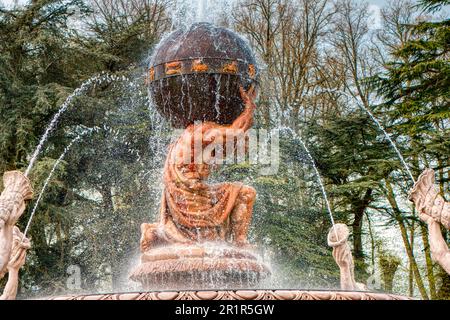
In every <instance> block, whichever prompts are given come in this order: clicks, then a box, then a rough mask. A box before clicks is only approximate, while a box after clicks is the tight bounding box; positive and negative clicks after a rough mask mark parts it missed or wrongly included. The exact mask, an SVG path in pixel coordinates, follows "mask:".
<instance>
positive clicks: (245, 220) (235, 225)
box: [231, 186, 256, 246]
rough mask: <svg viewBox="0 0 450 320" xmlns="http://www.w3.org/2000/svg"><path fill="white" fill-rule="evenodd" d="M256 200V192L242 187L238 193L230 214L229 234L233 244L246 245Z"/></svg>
mask: <svg viewBox="0 0 450 320" xmlns="http://www.w3.org/2000/svg"><path fill="white" fill-rule="evenodd" d="M255 199H256V190H255V189H254V188H252V187H249V186H243V187H242V188H241V190H240V191H239V195H238V197H237V199H236V204H235V207H234V209H233V211H232V212H231V234H232V237H233V242H234V243H235V244H237V245H240V246H242V245H247V244H248V241H247V234H248V228H249V227H250V223H251V221H252V214H253V204H254V203H255Z"/></svg>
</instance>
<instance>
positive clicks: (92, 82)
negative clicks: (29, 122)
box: [25, 74, 125, 176]
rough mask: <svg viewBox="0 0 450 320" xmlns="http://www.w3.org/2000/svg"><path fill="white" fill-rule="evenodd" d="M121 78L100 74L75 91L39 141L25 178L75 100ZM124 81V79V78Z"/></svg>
mask: <svg viewBox="0 0 450 320" xmlns="http://www.w3.org/2000/svg"><path fill="white" fill-rule="evenodd" d="M118 79H119V77H117V76H114V75H109V74H100V75H96V76H94V77H92V78H90V79H88V80H86V81H85V82H83V83H82V84H81V86H80V87H78V88H77V89H75V91H74V92H73V93H72V94H71V95H70V96H68V97H67V99H66V101H64V103H63V104H62V105H61V107H60V108H59V110H58V112H57V113H56V114H55V115H54V116H53V119H52V121H51V122H50V124H49V125H48V127H47V129H46V130H45V132H44V134H43V135H42V137H41V140H40V141H39V144H38V146H37V147H36V149H35V150H34V153H33V156H32V157H31V160H30V163H29V165H28V167H27V170H26V171H25V176H28V174H29V173H30V170H31V168H32V167H33V165H34V163H35V162H36V159H37V157H38V156H39V154H40V152H41V150H42V147H43V146H44V143H45V142H46V141H47V139H48V136H49V134H50V133H51V131H52V130H53V129H54V128H55V127H56V125H57V124H58V121H59V118H60V117H61V115H62V114H63V113H64V112H65V111H66V110H67V108H68V107H69V106H70V105H71V103H72V101H73V99H74V98H76V97H78V96H80V95H82V94H84V93H86V91H87V90H88V89H89V88H91V86H92V85H96V84H101V83H105V82H106V83H110V82H112V81H116V80H118ZM122 79H123V78H122ZM124 80H125V79H124Z"/></svg>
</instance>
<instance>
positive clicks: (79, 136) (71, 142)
mask: <svg viewBox="0 0 450 320" xmlns="http://www.w3.org/2000/svg"><path fill="white" fill-rule="evenodd" d="M92 131H93V129H90V130H89V131H88V132H92ZM88 132H85V133H83V134H80V135H78V136H76V137H75V138H73V139H72V141H70V143H69V144H68V145H67V146H66V148H65V149H64V151H63V152H62V153H61V155H60V156H59V158H58V159H57V160H56V162H55V164H54V165H53V168H52V170H51V171H50V173H49V175H48V177H47V179H46V180H45V182H44V186H43V187H42V189H41V192H40V193H39V196H38V198H37V200H36V202H35V204H34V207H33V210H32V211H31V215H30V218H29V219H28V222H27V226H26V228H25V231H24V232H23V238H22V239H24V238H25V236H26V234H27V232H28V229H29V228H30V224H31V221H32V220H33V217H34V214H35V213H36V209H37V207H38V205H39V202H40V201H41V198H42V196H43V194H44V192H45V189H46V188H47V185H48V184H49V182H50V179H51V178H52V176H53V174H54V173H55V170H56V168H57V167H58V165H59V164H60V163H61V161H62V160H63V159H64V157H65V156H66V154H67V152H68V151H69V150H70V148H71V147H72V145H73V144H74V143H75V142H78V141H79V140H80V139H81V137H82V135H84V134H86V133H88Z"/></svg>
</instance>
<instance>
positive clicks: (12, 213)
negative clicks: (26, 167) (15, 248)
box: [0, 171, 33, 278]
mask: <svg viewBox="0 0 450 320" xmlns="http://www.w3.org/2000/svg"><path fill="white" fill-rule="evenodd" d="M3 185H4V187H5V188H4V189H3V192H2V194H1V195H0V278H1V275H2V274H5V272H6V268H7V265H8V262H9V257H10V254H11V248H12V242H13V229H14V226H15V225H16V223H17V220H19V218H20V216H21V215H22V214H23V212H24V210H25V207H26V203H25V201H26V200H30V199H31V198H32V197H33V189H32V187H31V183H30V181H29V180H28V178H27V177H25V175H24V174H23V173H21V172H19V171H8V172H5V173H4V175H3Z"/></svg>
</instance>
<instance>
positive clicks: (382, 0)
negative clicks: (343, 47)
mask: <svg viewBox="0 0 450 320" xmlns="http://www.w3.org/2000/svg"><path fill="white" fill-rule="evenodd" d="M391 1H392V0H391ZM394 1H395V0H394ZM14 2H18V3H19V4H25V3H27V2H28V0H0V4H1V5H2V6H7V7H9V6H11V5H13V4H14ZM367 2H368V3H369V4H373V5H377V6H383V5H384V4H386V3H387V2H389V0H368V1H367Z"/></svg>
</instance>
